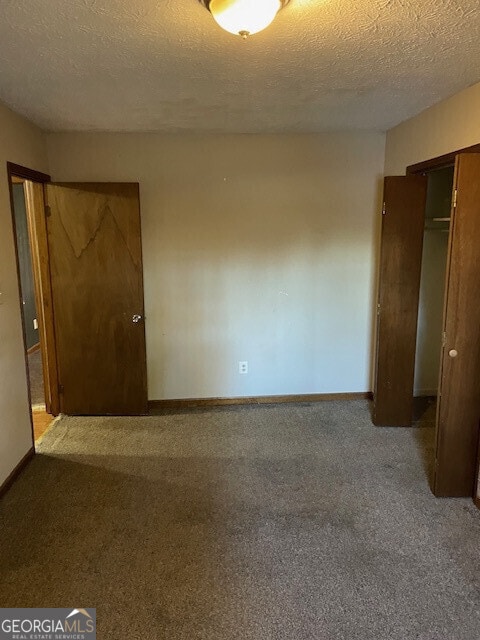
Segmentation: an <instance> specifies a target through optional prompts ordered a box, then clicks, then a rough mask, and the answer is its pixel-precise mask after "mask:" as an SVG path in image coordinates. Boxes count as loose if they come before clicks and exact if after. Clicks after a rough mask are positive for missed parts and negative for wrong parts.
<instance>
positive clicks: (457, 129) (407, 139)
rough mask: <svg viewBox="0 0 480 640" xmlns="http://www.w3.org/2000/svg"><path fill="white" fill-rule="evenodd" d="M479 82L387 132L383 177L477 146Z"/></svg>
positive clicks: (479, 137)
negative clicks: (445, 154)
mask: <svg viewBox="0 0 480 640" xmlns="http://www.w3.org/2000/svg"><path fill="white" fill-rule="evenodd" d="M479 114H480V83H478V84H476V85H474V86H472V87H470V88H468V89H466V90H465V91H461V92H460V93H457V94H455V95H454V96H453V97H451V98H449V99H448V100H444V101H443V102H440V103H439V104H437V105H435V106H434V107H431V108H430V109H427V110H426V111H423V112H422V113H420V114H419V115H418V116H416V117H415V118H411V119H410V120H407V121H406V122H403V123H402V124H400V125H398V127H395V128H394V129H391V130H390V131H389V132H388V133H387V145H386V154H385V174H386V175H403V174H404V173H405V168H406V167H407V166H408V165H410V164H415V163H416V162H422V161H423V160H428V159H429V158H435V157H436V156H440V155H443V154H444V153H449V152H450V151H456V150H457V149H463V148H464V147H469V146H470V145H473V144H478V143H480V116H479Z"/></svg>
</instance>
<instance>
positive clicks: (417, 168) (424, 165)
mask: <svg viewBox="0 0 480 640" xmlns="http://www.w3.org/2000/svg"><path fill="white" fill-rule="evenodd" d="M459 153H480V144H473V145H472V146H470V147H465V148H464V149H457V151H450V153H445V154H444V155H443V156H437V157H436V158H430V159H429V160H424V161H422V162H417V163H416V164H411V165H409V166H408V167H407V168H406V174H407V176H408V175H410V174H412V173H413V174H415V173H428V172H429V171H434V170H435V169H443V168H445V167H450V166H453V165H454V164H455V160H456V158H457V156H458V154H459Z"/></svg>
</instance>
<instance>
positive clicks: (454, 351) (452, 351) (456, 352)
mask: <svg viewBox="0 0 480 640" xmlns="http://www.w3.org/2000/svg"><path fill="white" fill-rule="evenodd" d="M448 355H449V356H450V358H456V357H457V356H458V351H457V350H456V349H450V351H449V352H448Z"/></svg>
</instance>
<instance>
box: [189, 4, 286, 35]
mask: <svg viewBox="0 0 480 640" xmlns="http://www.w3.org/2000/svg"><path fill="white" fill-rule="evenodd" d="M289 1H290V0H200V2H201V3H202V4H203V6H204V7H206V8H207V9H208V10H209V11H210V13H211V14H212V16H213V17H214V19H215V22H217V23H218V24H219V25H220V26H221V27H222V29H225V31H229V32H230V33H233V34H234V35H239V36H241V37H242V38H244V39H246V38H247V37H248V36H250V35H252V34H253V33H258V32H259V31H262V30H263V29H265V28H266V27H268V25H269V24H271V23H272V22H273V21H274V19H275V16H276V15H277V13H278V12H279V11H280V9H282V8H283V7H284V6H285V5H287V4H288V3H289Z"/></svg>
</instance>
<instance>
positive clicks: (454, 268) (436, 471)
mask: <svg viewBox="0 0 480 640" xmlns="http://www.w3.org/2000/svg"><path fill="white" fill-rule="evenodd" d="M382 213H383V215H382V235H381V252H380V276H379V290H378V302H377V352H376V362H375V364H376V368H375V386H374V406H373V416H372V417H373V422H374V424H376V425H378V426H389V427H405V426H411V425H412V423H414V424H416V425H418V422H419V420H420V418H422V420H421V421H422V423H423V424H425V426H427V425H426V420H425V417H426V418H427V421H428V420H431V426H435V443H434V454H433V456H432V458H433V460H432V462H433V473H432V490H433V492H434V494H435V495H436V496H438V497H440V496H444V497H460V496H472V495H473V493H474V486H475V476H476V473H477V469H478V466H479V465H478V461H477V451H478V446H479V423H480V386H479V381H480V333H479V331H478V326H479V325H480V303H479V300H480V245H479V244H478V238H479V237H480V145H475V146H473V147H470V148H467V149H463V150H460V151H457V152H452V153H449V154H446V155H445V156H441V157H438V158H433V159H432V160H428V161H425V162H421V163H419V164H417V165H412V166H410V167H407V174H406V175H405V176H386V177H385V181H384V206H383V212H382ZM435 405H436V406H435ZM422 411H423V414H424V415H423V416H422ZM425 414H426V415H425ZM412 418H413V420H412ZM479 493H480V490H479Z"/></svg>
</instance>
